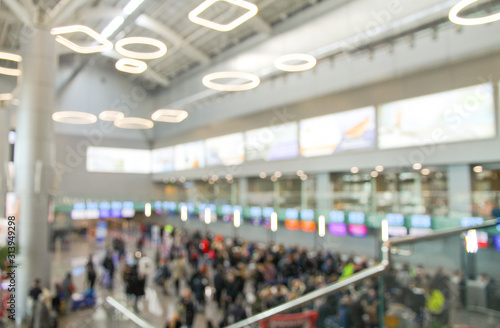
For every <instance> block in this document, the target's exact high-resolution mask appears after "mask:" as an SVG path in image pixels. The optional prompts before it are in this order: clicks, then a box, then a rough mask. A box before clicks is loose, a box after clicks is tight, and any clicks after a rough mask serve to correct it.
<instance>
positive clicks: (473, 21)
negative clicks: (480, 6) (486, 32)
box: [448, 0, 500, 25]
mask: <svg viewBox="0 0 500 328" xmlns="http://www.w3.org/2000/svg"><path fill="white" fill-rule="evenodd" d="M477 1H479V0H462V1H460V2H459V3H457V4H456V5H454V6H453V7H452V8H451V10H450V13H449V14H448V18H449V19H450V21H452V22H453V23H455V24H458V25H482V24H488V23H493V22H495V21H497V20H500V13H496V14H493V15H489V16H483V17H474V18H463V17H459V16H458V14H459V12H460V11H462V10H463V9H465V8H466V7H468V6H470V5H471V4H473V3H474V2H477Z"/></svg>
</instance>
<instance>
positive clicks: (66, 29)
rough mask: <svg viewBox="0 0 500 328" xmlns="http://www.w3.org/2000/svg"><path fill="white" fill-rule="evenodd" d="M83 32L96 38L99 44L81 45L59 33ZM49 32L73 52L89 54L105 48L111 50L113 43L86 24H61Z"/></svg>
mask: <svg viewBox="0 0 500 328" xmlns="http://www.w3.org/2000/svg"><path fill="white" fill-rule="evenodd" d="M77 32H80V33H84V34H87V35H88V36H89V37H91V38H92V39H94V40H96V41H97V42H99V43H100V44H99V45H95V46H86V47H85V46H81V45H78V44H76V43H74V42H72V41H70V40H68V39H66V38H65V37H62V36H61V35H60V34H71V33H77ZM50 34H52V35H55V36H56V41H57V42H59V43H60V44H62V45H63V46H66V47H68V48H69V49H71V50H73V51H74V52H78V53H81V54H91V53H95V52H102V51H106V50H111V49H113V43H111V41H109V40H108V39H106V38H105V37H103V36H102V35H100V34H99V33H97V32H96V31H94V30H93V29H91V28H90V27H88V26H84V25H72V26H63V27H55V28H53V29H52V30H50Z"/></svg>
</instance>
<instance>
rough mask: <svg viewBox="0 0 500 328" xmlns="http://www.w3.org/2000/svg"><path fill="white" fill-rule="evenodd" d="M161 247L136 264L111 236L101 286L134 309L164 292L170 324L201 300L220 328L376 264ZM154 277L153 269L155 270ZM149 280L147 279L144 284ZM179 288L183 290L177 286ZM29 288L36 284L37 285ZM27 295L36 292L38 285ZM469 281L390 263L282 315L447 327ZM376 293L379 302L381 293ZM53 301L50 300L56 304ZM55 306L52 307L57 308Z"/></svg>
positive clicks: (193, 239) (255, 246) (214, 240)
mask: <svg viewBox="0 0 500 328" xmlns="http://www.w3.org/2000/svg"><path fill="white" fill-rule="evenodd" d="M171 240H172V242H171V243H170V244H169V247H168V248H165V247H163V246H164V245H154V244H152V243H151V245H152V246H153V247H154V250H155V251H156V255H155V256H154V260H151V259H150V258H149V257H146V256H144V255H143V253H142V252H143V248H144V245H145V243H146V242H147V241H148V236H147V234H145V235H143V236H141V237H140V239H138V240H137V242H136V243H134V244H135V245H134V246H135V251H134V252H132V254H133V261H130V260H125V259H124V258H125V257H126V252H125V242H123V240H122V239H120V238H115V240H113V243H112V245H113V249H110V250H109V251H108V252H107V254H106V256H105V258H104V260H103V261H102V263H100V266H101V267H102V268H103V271H102V272H103V274H102V275H101V276H100V277H99V282H100V284H101V285H102V286H103V287H105V288H108V289H111V290H112V289H113V286H114V285H115V284H116V283H118V282H115V280H118V279H120V277H121V281H122V282H123V283H124V287H125V288H124V290H125V293H126V294H127V297H128V299H129V300H130V304H133V309H134V310H135V311H136V312H138V311H139V304H140V302H141V299H142V298H143V296H144V295H145V287H146V285H147V284H148V281H151V282H152V283H153V284H155V285H157V286H158V287H159V288H160V290H161V291H162V292H163V293H164V294H168V295H171V296H174V297H175V299H176V300H177V301H176V302H177V304H176V306H175V309H176V310H175V311H174V313H172V314H171V315H170V318H169V320H168V321H167V323H166V326H167V327H172V328H178V327H181V326H185V327H187V328H191V327H192V326H193V323H194V321H195V318H196V316H197V314H198V313H204V309H205V307H206V302H207V301H213V302H214V303H215V304H216V305H217V307H218V309H219V310H220V312H221V314H222V315H221V318H222V320H220V321H219V320H217V322H213V320H215V319H213V318H210V319H207V323H206V325H207V327H217V326H220V327H224V326H226V325H229V324H231V323H234V322H237V321H240V320H243V319H245V318H247V317H249V316H252V315H254V314H257V313H260V312H262V311H265V310H267V309H270V308H273V307H275V306H277V305H280V304H283V303H285V302H287V301H290V300H293V299H296V298H298V297H301V296H303V295H305V294H307V293H309V292H312V291H314V290H317V289H319V288H322V287H324V286H326V285H328V284H331V283H334V282H337V281H340V280H342V279H345V278H347V277H349V276H351V275H353V274H355V273H357V272H359V271H360V270H363V269H366V268H368V267H370V266H372V265H374V264H375V263H376V261H375V260H374V259H369V258H366V257H363V256H356V255H354V254H350V255H346V254H338V253H335V252H331V251H328V250H321V251H312V250H307V249H304V248H302V249H301V248H298V247H284V246H283V245H271V244H269V245H264V244H259V243H252V242H247V241H243V240H241V239H236V240H233V239H225V238H223V237H222V236H211V235H202V234H201V233H199V232H196V233H194V234H190V235H188V234H186V233H185V232H182V231H179V230H174V231H173V232H172V236H171ZM120 261H123V262H122V263H124V265H123V266H122V267H123V271H122V272H121V273H120V275H117V274H115V271H117V263H119V262H120ZM95 265H96V264H94V263H93V262H92V256H90V257H89V261H88V263H87V266H86V273H87V280H88V287H89V288H94V285H95V283H96V269H95ZM152 272H156V273H154V274H152ZM148 278H151V279H148ZM480 281H483V282H484V286H485V290H486V299H487V307H489V308H490V309H493V310H500V309H499V308H498V305H499V300H500V297H499V295H498V289H497V288H496V285H495V283H494V279H492V278H490V277H488V276H487V275H482V276H481V277H480ZM71 285H72V282H71V275H70V274H68V276H67V277H66V279H65V281H63V283H62V286H58V287H56V288H60V287H62V289H63V291H64V292H63V294H64V293H69V295H67V294H66V295H62V297H63V299H68V298H69V299H70V298H71V292H72V291H71V288H70V286H71ZM183 286H184V288H182V287H183ZM35 287H36V286H35ZM35 287H34V289H32V291H30V295H31V296H32V297H33V298H36V297H38V295H37V294H41V293H40V291H39V290H38V289H37V288H35ZM466 295H467V293H466V277H464V275H463V274H462V273H460V272H459V271H457V272H454V273H453V274H448V273H446V272H445V271H444V270H443V269H438V270H436V271H434V272H430V271H428V270H426V268H424V267H423V266H417V267H414V268H413V267H410V266H409V265H408V264H403V265H400V266H397V265H396V266H393V267H391V268H390V269H389V270H388V271H387V272H386V273H385V277H384V279H379V278H378V277H376V278H371V279H366V280H363V281H362V282H361V283H360V284H358V285H356V286H350V287H349V288H347V289H344V290H343V291H341V292H338V293H336V294H333V295H330V296H328V297H325V298H323V299H319V300H317V301H314V302H311V303H308V304H306V305H304V306H302V307H300V308H296V309H293V310H292V311H289V312H288V313H287V314H291V315H293V314H297V313H304V312H311V310H314V311H312V312H311V313H313V312H314V313H315V315H314V316H311V320H313V321H314V322H315V326H316V327H318V328H330V327H332V328H334V327H345V328H350V327H360V328H363V327H378V326H379V323H380V316H379V314H380V307H383V310H384V313H385V316H384V319H385V320H386V326H387V327H397V326H400V325H401V324H402V323H401V321H405V323H404V324H405V325H407V326H413V327H427V326H428V325H430V324H431V323H436V324H438V325H441V326H446V325H448V324H450V315H451V312H452V310H453V309H457V308H458V309H460V308H463V307H465V305H466V304H467V301H466ZM381 296H383V297H381ZM53 305H54V304H53ZM56 305H57V304H56Z"/></svg>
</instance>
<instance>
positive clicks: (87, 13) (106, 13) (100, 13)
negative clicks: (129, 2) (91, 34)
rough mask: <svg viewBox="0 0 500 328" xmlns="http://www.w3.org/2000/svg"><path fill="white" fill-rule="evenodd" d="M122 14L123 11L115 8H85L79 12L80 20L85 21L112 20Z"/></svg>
mask: <svg viewBox="0 0 500 328" xmlns="http://www.w3.org/2000/svg"><path fill="white" fill-rule="evenodd" d="M122 13H123V10H122V9H116V8H113V7H97V8H85V9H82V10H81V11H80V12H79V14H78V18H80V19H82V20H84V21H87V20H100V19H110V18H115V17H116V16H120V15H121V14H122Z"/></svg>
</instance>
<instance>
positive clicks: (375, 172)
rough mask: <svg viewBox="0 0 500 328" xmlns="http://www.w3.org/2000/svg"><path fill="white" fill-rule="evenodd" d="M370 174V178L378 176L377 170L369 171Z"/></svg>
mask: <svg viewBox="0 0 500 328" xmlns="http://www.w3.org/2000/svg"><path fill="white" fill-rule="evenodd" d="M370 175H371V176H372V178H376V177H378V172H377V171H372V172H371V173H370Z"/></svg>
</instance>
